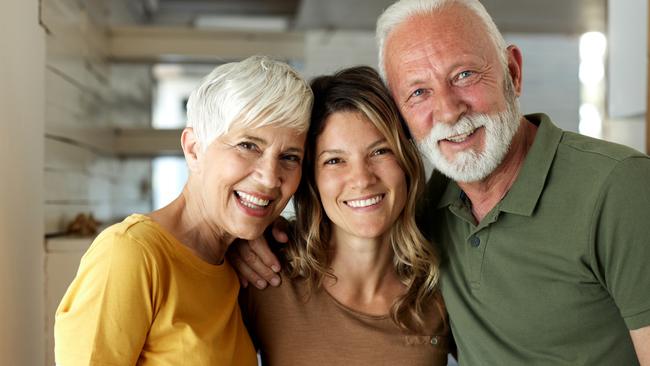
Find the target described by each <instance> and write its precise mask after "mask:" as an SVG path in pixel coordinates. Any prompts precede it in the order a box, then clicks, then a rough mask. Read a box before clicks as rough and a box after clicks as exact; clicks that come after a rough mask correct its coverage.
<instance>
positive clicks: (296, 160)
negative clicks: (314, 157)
mask: <svg viewBox="0 0 650 366" xmlns="http://www.w3.org/2000/svg"><path fill="white" fill-rule="evenodd" d="M282 160H285V161H289V162H291V163H297V164H300V163H301V162H302V159H301V158H300V156H298V155H284V156H282Z"/></svg>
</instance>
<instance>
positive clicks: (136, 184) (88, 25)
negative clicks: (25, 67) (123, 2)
mask: <svg viewBox="0 0 650 366" xmlns="http://www.w3.org/2000/svg"><path fill="white" fill-rule="evenodd" d="M109 3H110V1H109V0H75V1H72V0H42V7H41V22H42V23H43V25H44V27H45V28H46V29H47V31H48V33H47V40H46V44H47V58H46V82H45V103H46V121H45V168H44V169H45V171H44V179H45V182H44V190H45V198H44V200H45V217H44V221H45V227H46V233H48V234H52V233H59V232H62V231H64V230H65V228H66V227H67V225H68V223H69V222H70V221H71V220H72V219H74V217H75V216H76V215H77V214H78V213H93V214H94V215H95V217H97V218H98V219H100V220H102V221H105V222H107V221H114V220H116V219H119V218H120V217H121V216H123V215H124V213H125V212H127V211H126V210H132V209H138V211H139V212H145V211H148V210H149V209H150V198H149V197H148V196H147V195H148V194H149V188H148V187H149V185H150V183H149V181H150V175H151V172H150V170H151V167H150V162H149V161H148V160H137V161H134V162H130V161H128V160H120V159H118V158H117V157H116V155H115V154H114V151H113V150H114V146H115V131H116V128H117V127H121V128H124V127H145V126H148V125H149V124H150V112H149V110H150V105H151V102H150V98H151V96H150V86H151V80H150V76H149V74H148V71H147V70H148V69H146V68H144V69H143V67H142V66H141V67H140V69H139V70H138V71H135V72H133V71H132V72H127V71H124V70H125V69H124V67H122V66H116V67H115V69H116V72H115V77H113V73H112V67H111V65H110V64H109V61H108V56H107V55H108V38H107V27H106V25H107V17H108V6H109ZM136 75H140V77H136ZM129 82H131V84H129ZM125 84H126V85H125ZM116 85H122V87H121V89H120V88H116ZM134 85H136V87H134ZM125 93H126V95H124V94H125ZM118 207H119V208H118Z"/></svg>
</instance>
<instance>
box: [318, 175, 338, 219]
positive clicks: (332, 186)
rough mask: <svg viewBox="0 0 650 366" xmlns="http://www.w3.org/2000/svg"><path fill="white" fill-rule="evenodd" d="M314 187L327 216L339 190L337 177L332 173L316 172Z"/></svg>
mask: <svg viewBox="0 0 650 366" xmlns="http://www.w3.org/2000/svg"><path fill="white" fill-rule="evenodd" d="M316 187H318V194H319V197H320V201H321V204H322V205H323V208H324V209H325V213H327V214H328V216H329V209H330V207H332V206H334V205H335V204H336V197H337V196H338V192H339V189H338V188H337V187H338V181H337V178H336V176H335V175H334V174H323V173H316Z"/></svg>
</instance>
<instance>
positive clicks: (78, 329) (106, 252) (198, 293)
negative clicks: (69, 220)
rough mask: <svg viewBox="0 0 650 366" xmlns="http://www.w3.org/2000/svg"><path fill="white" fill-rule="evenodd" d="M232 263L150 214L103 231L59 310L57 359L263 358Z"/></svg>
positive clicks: (161, 362)
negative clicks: (180, 237) (197, 247)
mask: <svg viewBox="0 0 650 366" xmlns="http://www.w3.org/2000/svg"><path fill="white" fill-rule="evenodd" d="M238 293H239V282H238V280H237V276H236V274H235V272H234V270H233V269H232V267H230V265H229V264H228V263H227V262H224V264H223V265H219V266H215V265H211V264H209V263H207V262H204V261H203V260H201V259H200V258H198V257H197V256H195V255H194V254H193V253H192V252H190V251H189V249H188V248H186V247H185V246H184V245H183V244H181V243H180V242H178V241H177V240H176V239H175V238H174V237H173V236H172V235H171V234H169V233H168V232H166V231H165V230H164V229H162V228H161V227H160V226H159V225H157V224H156V223H155V222H154V221H152V220H151V219H149V218H148V217H146V216H143V215H131V216H129V217H128V218H126V219H125V220H124V221H123V222H121V223H119V224H116V225H113V226H111V227H110V228H108V229H106V230H105V231H104V232H102V233H101V234H100V235H99V236H98V237H97V239H95V241H94V242H93V244H92V245H91V246H90V248H89V249H88V251H87V252H86V254H85V255H84V257H83V258H82V260H81V264H80V267H79V271H78V272H77V276H76V278H75V279H74V281H73V282H72V284H70V287H69V288H68V291H67V292H66V294H65V296H64V297H63V299H62V300H61V304H60V305H59V308H58V309H57V312H56V323H55V326H54V333H55V354H56V362H57V365H61V366H73V365H135V364H136V363H137V364H138V365H156V366H165V365H175V366H176V365H251V366H253V365H257V358H256V355H255V350H254V348H253V345H252V343H251V341H250V338H249V336H248V333H247V332H246V329H245V328H244V325H243V323H242V319H241V314H240V311H239V306H238V305H237V295H238Z"/></svg>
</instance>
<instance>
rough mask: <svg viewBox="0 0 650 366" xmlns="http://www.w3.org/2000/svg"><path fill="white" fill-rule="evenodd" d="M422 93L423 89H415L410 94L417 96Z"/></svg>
mask: <svg viewBox="0 0 650 366" xmlns="http://www.w3.org/2000/svg"><path fill="white" fill-rule="evenodd" d="M422 94H424V89H422V88H420V89H415V91H414V92H413V93H412V94H411V96H412V97H419V96H420V95H422Z"/></svg>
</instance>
